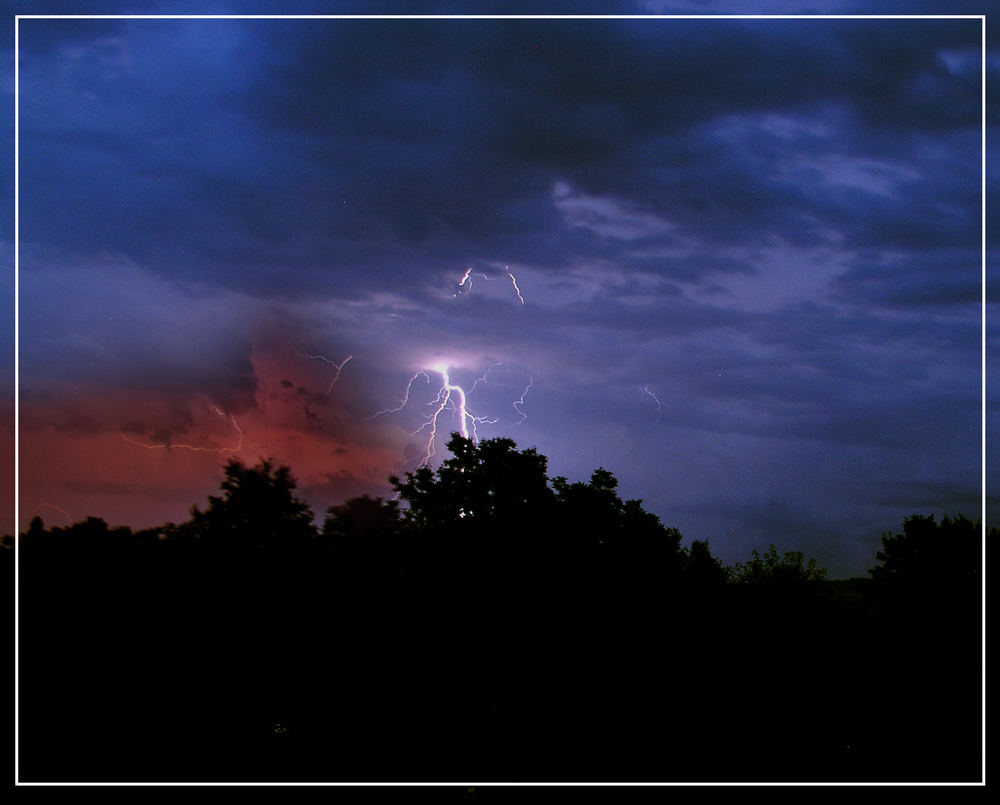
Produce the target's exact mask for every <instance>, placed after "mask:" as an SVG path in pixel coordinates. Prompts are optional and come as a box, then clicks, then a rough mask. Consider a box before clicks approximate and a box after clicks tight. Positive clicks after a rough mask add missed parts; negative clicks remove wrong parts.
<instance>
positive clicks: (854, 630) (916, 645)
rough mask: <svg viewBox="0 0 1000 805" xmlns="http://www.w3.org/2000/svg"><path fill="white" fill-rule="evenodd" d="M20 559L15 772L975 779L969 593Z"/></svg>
mask: <svg viewBox="0 0 1000 805" xmlns="http://www.w3.org/2000/svg"><path fill="white" fill-rule="evenodd" d="M11 554H12V552H10V551H6V552H4V556H5V559H10V558H11ZM59 556H62V557H63V558H61V559H60V558H58V557H59ZM43 559H44V561H43ZM20 560H21V573H20V589H21V599H20V613H21V621H20V702H19V703H20V712H19V717H20V719H19V724H20V731H19V757H20V780H21V781H22V782H30V781H40V782H56V781H69V782H82V781H102V782H128V781H144V782H151V781H158V782H167V781H174V782H178V781H183V782H198V781H220V782H227V781H228V782H252V781H295V782H311V781H312V782H390V781H396V782H423V781H426V782H478V783H487V782H671V781H676V782H681V781H683V782H723V781H747V782H749V781H772V782H792V781H813V782H835V781H854V782H863V781H885V782H931V781H932V782H963V781H964V782H973V781H979V780H980V776H981V766H980V760H981V745H980V734H981V727H980V724H981V713H982V702H981V676H980V671H981V661H980V639H979V634H980V632H979V620H978V617H979V608H978V603H977V601H978V599H977V596H976V595H972V594H970V595H969V596H968V597H967V599H966V600H957V599H956V597H955V596H954V595H952V594H950V593H949V595H948V596H945V597H944V598H943V599H942V598H940V597H939V598H936V599H932V600H927V599H923V600H920V601H915V602H909V603H907V604H906V605H905V606H903V605H900V604H899V603H898V602H897V603H893V604H891V605H889V604H884V603H881V602H879V601H877V600H874V599H873V598H872V597H871V596H870V594H869V592H870V590H869V588H870V585H871V582H866V581H865V580H859V581H857V582H855V583H853V584H846V583H835V582H825V583H819V584H813V585H806V586H803V587H800V588H788V589H780V588H779V589H764V588H760V589H758V588H754V587H749V586H746V585H743V586H739V585H731V584H725V585H717V586H713V587H710V588H704V589H702V588H693V587H680V588H677V589H661V588H656V587H643V586H640V585H634V584H631V585H630V584H629V583H628V581H627V578H624V579H623V578H615V579H612V578H610V577H607V576H604V575H602V574H601V572H600V570H599V569H596V570H595V569H593V568H591V569H590V571H589V572H588V573H584V574H576V575H573V576H570V575H568V574H563V575H559V574H553V573H548V574H542V573H531V572H527V571H523V572H522V571H521V570H518V569H516V568H510V569H509V570H508V571H505V572H501V571H498V570H494V571H493V572H489V573H487V572H485V571H484V569H483V567H482V566H481V565H469V566H463V565H462V564H461V563H457V564H453V565H451V566H449V567H448V568H446V569H439V570H438V571H435V570H434V569H432V568H424V569H423V570H422V571H421V572H419V573H416V574H407V573H405V572H391V571H380V572H378V573H375V572H371V573H365V572H358V571H357V568H356V567H355V568H352V567H343V566H341V567H339V568H338V567H336V566H334V565H331V564H330V563H328V562H325V561H323V560H322V557H321V556H320V555H319V554H318V553H317V554H316V555H312V554H306V553H301V552H299V553H294V554H289V555H286V556H276V555H268V556H263V555H262V556H260V557H257V558H254V557H253V556H243V557H234V556H232V555H222V554H218V553H212V552H209V551H205V550H200V551H199V550H194V549H192V548H184V549H182V548H180V547H176V548H168V547H167V546H147V547H146V548H144V549H142V550H129V551H126V552H117V553H115V552H106V553H105V554H103V555H102V554H100V553H99V552H97V553H95V552H93V551H90V552H88V553H87V554H86V555H83V554H76V555H64V554H55V553H49V554H46V555H44V557H43V556H42V555H41V553H39V552H35V553H32V552H31V551H22V552H21V558H20ZM972 593H976V591H972Z"/></svg>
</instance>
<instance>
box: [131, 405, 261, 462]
mask: <svg viewBox="0 0 1000 805" xmlns="http://www.w3.org/2000/svg"><path fill="white" fill-rule="evenodd" d="M215 413H217V414H218V415H219V416H221V417H222V418H224V419H228V420H229V424H230V425H232V426H233V428H234V429H235V430H236V432H237V433H238V434H239V435H240V438H239V442H238V443H237V445H236V447H200V446H198V445H193V444H174V443H172V442H171V443H166V442H165V443H163V444H146V443H145V442H140V441H137V440H136V439H133V438H131V437H130V436H127V435H126V434H125V433H124V432H122V434H121V436H122V438H123V439H124V440H125V441H126V442H128V443H129V444H134V445H137V446H138V447H145V448H146V449H147V450H164V449H166V450H172V449H174V448H179V449H182V450H191V451H193V452H195V453H219V454H220V455H221V454H222V453H238V452H239V451H240V450H242V449H243V429H242V428H241V427H240V426H239V423H238V422H237V421H236V417H234V416H233V415H232V414H227V413H226V412H225V411H223V410H222V409H221V408H216V409H215Z"/></svg>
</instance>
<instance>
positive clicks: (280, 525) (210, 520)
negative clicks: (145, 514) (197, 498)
mask: <svg viewBox="0 0 1000 805" xmlns="http://www.w3.org/2000/svg"><path fill="white" fill-rule="evenodd" d="M223 471H224V476H225V477H224V478H223V481H222V484H221V488H222V495H221V496H216V495H210V496H209V498H208V507H207V508H206V509H205V510H204V511H202V510H201V509H199V508H198V507H197V506H193V507H192V508H191V519H190V520H188V521H187V522H186V523H184V524H182V525H181V526H180V530H181V532H182V533H183V534H184V535H186V536H193V537H195V538H197V539H202V540H205V541H207V542H211V543H214V544H216V545H217V546H220V547H225V548H227V549H265V550H272V549H285V548H290V547H298V546H301V545H302V544H303V543H305V542H307V541H308V540H309V539H311V538H312V537H314V536H316V528H315V526H314V525H313V513H312V510H311V509H310V508H309V506H308V504H306V503H305V502H303V501H302V500H300V499H299V498H298V497H296V496H295V494H294V493H295V489H296V481H295V479H294V478H293V477H292V474H291V471H290V470H289V468H288V467H286V466H283V465H277V466H276V465H275V462H274V460H273V459H262V460H261V461H259V462H258V463H257V464H256V465H254V466H252V467H248V466H247V465H245V464H244V463H243V462H242V461H240V460H239V459H237V458H233V459H230V460H229V461H228V462H227V463H226V465H225V467H224V468H223Z"/></svg>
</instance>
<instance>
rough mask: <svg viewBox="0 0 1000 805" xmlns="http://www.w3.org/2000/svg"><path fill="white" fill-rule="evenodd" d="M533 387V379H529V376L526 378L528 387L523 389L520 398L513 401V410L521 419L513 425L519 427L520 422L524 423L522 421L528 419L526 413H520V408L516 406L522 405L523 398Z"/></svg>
mask: <svg viewBox="0 0 1000 805" xmlns="http://www.w3.org/2000/svg"><path fill="white" fill-rule="evenodd" d="M533 385H535V378H533V377H531V376H530V375H529V376H528V385H527V386H525V387H524V391H522V392H521V396H520V398H518V399H517V400H514V410H515V411H517V413H518V414H519V415H520V417H521V418H520V419H519V420H518V421H517V422H515V423H514V424H515V425H520V424H521V423H522V422H524V420H526V419H527V418H528V415H527V414H526V413H524V411H522V410H521V409H520V408H518V406H519V405H524V398H525V396H527V394H528V392H529V391H530V390H531V387H532V386H533Z"/></svg>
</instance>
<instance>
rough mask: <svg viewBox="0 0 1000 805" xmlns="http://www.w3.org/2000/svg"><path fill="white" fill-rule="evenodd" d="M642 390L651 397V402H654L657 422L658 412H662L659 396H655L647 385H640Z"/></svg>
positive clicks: (658, 418)
mask: <svg viewBox="0 0 1000 805" xmlns="http://www.w3.org/2000/svg"><path fill="white" fill-rule="evenodd" d="M642 392H643V393H644V394H648V395H649V396H650V397H652V398H653V402H655V403H656V421H657V422H659V421H660V414H661V413H663V406H662V405H661V404H660V400H659V398H657V396H656V395H655V394H653V392H651V391H650V390H649V386H642Z"/></svg>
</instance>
